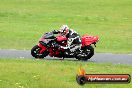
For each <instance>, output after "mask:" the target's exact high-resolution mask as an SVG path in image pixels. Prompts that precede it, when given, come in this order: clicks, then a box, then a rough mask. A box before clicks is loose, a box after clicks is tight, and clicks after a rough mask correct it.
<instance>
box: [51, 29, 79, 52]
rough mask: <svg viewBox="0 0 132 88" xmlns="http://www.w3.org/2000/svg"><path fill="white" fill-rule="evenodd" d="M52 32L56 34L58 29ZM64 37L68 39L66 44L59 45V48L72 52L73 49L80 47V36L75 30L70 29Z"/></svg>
mask: <svg viewBox="0 0 132 88" xmlns="http://www.w3.org/2000/svg"><path fill="white" fill-rule="evenodd" d="M53 33H54V34H58V33H59V31H54V32H53ZM65 37H66V38H67V39H68V40H67V45H66V46H60V47H61V48H63V49H64V50H70V51H71V52H74V51H75V50H77V49H80V48H81V38H80V35H79V34H78V33H77V32H76V31H74V30H72V29H70V30H69V33H68V34H67V35H66V36H65Z"/></svg>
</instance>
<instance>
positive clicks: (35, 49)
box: [31, 45, 49, 58]
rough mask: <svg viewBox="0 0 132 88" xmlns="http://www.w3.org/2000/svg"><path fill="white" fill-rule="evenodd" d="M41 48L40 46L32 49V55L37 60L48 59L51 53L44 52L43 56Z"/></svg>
mask: <svg viewBox="0 0 132 88" xmlns="http://www.w3.org/2000/svg"><path fill="white" fill-rule="evenodd" d="M40 50H41V48H40V47H39V46H38V45H35V46H34V47H33V48H32V49H31V55H32V56H33V57H35V58H44V57H46V56H47V55H48V54H49V53H48V52H47V51H44V52H43V53H42V54H40V53H39V52H40Z"/></svg>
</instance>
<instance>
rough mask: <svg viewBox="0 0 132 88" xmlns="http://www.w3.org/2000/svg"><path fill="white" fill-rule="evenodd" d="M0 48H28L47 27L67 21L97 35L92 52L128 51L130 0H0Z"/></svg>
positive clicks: (131, 34) (130, 42)
mask: <svg viewBox="0 0 132 88" xmlns="http://www.w3.org/2000/svg"><path fill="white" fill-rule="evenodd" d="M0 2H1V3H0V37H1V38H0V41H1V42H0V48H1V49H31V48H32V47H33V46H34V45H35V44H36V43H37V42H38V39H39V37H40V36H41V35H42V34H43V33H44V32H47V31H51V30H53V29H58V28H59V27H60V26H61V25H62V24H68V25H69V26H70V27H71V28H74V29H75V30H76V31H78V32H79V33H80V34H81V35H83V34H86V33H87V34H89V35H98V36H99V37H100V41H99V43H98V44H97V48H96V52H112V53H132V46H131V45H132V25H131V24H132V15H131V14H132V1H131V0H94V1H93V0H83V1H82V0H76V1H74V0H73V1H71V0H63V1H62V0H0Z"/></svg>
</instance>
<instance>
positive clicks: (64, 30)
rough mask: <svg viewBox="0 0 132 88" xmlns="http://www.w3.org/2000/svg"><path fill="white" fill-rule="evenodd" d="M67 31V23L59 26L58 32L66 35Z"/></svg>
mask: <svg viewBox="0 0 132 88" xmlns="http://www.w3.org/2000/svg"><path fill="white" fill-rule="evenodd" d="M68 33H69V27H68V26H67V25H62V26H61V27H60V34H61V35H67V34H68Z"/></svg>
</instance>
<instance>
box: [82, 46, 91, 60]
mask: <svg viewBox="0 0 132 88" xmlns="http://www.w3.org/2000/svg"><path fill="white" fill-rule="evenodd" d="M84 53H85V54H86V57H85V58H83V60H84V61H86V60H88V59H90V58H91V57H92V56H93V55H94V48H93V47H92V46H91V45H90V46H86V47H85V49H84Z"/></svg>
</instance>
